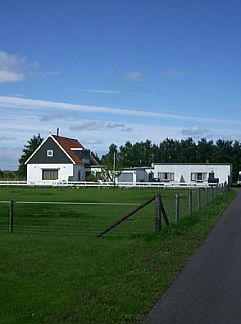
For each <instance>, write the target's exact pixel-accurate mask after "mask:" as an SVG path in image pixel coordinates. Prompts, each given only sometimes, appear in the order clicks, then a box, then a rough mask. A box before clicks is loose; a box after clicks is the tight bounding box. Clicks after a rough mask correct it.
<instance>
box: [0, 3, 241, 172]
mask: <svg viewBox="0 0 241 324" xmlns="http://www.w3.org/2000/svg"><path fill="white" fill-rule="evenodd" d="M0 8H1V9H0V169H2V170H6V169H9V170H16V169H17V166H18V159H19V157H20V155H21V152H22V149H23V148H24V145H26V144H27V141H28V140H29V139H30V138H31V137H33V136H34V135H37V134H40V135H41V136H42V137H44V138H45V137H47V136H48V135H49V133H51V134H56V129H57V128H59V129H60V135H61V136H66V137H71V138H77V139H78V140H79V141H80V142H81V143H82V144H83V145H84V146H85V147H86V148H89V149H91V150H92V151H93V152H96V153H98V154H99V155H100V156H101V155H102V154H104V153H106V152H107V150H108V147H109V145H110V144H111V143H115V144H116V145H117V146H120V145H122V144H125V142H126V141H130V142H132V143H135V142H140V141H145V140H146V139H149V140H151V141H152V142H154V143H159V142H160V141H162V140H164V139H165V138H173V139H178V140H180V139H185V138H187V137H192V138H193V139H194V140H195V141H198V140H199V139H200V138H207V139H208V140H214V141H215V140H217V139H219V138H221V139H225V140H239V141H241V37H240V35H241V2H240V1H239V0H219V1H217V0H202V1H201V0H121V1H117V0H116V1H115V0H101V1H100V0H88V1H84V0H58V1H57V0H51V1H49V0H48V1H47V0H41V1H36V0H21V1H19V0H0Z"/></svg>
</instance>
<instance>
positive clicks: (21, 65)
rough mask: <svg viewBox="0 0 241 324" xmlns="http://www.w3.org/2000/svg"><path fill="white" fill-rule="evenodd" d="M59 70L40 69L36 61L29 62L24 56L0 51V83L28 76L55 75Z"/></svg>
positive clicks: (15, 80) (20, 79) (19, 79)
mask: <svg viewBox="0 0 241 324" xmlns="http://www.w3.org/2000/svg"><path fill="white" fill-rule="evenodd" d="M57 74H59V72H51V71H40V69H39V64H38V63H37V62H29V61H28V60H27V59H26V58H25V57H21V56H18V55H14V54H9V53H7V52H4V51H0V83H9V82H17V81H22V80H24V79H26V78H27V77H30V76H38V77H45V76H55V75H57Z"/></svg>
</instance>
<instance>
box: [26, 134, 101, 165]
mask: <svg viewBox="0 0 241 324" xmlns="http://www.w3.org/2000/svg"><path fill="white" fill-rule="evenodd" d="M49 137H50V138H52V139H53V140H54V141H55V143H56V144H57V145H58V146H59V147H60V148H61V149H62V151H63V152H64V153H65V154H66V155H67V156H68V158H69V159H70V160H71V161H72V162H73V163H74V164H83V163H84V162H83V161H81V159H80V157H79V156H78V155H77V154H76V149H84V146H83V145H82V144H81V143H80V142H79V141H78V140H77V139H74V138H68V137H62V136H57V135H49V136H48V137H47V138H46V139H45V140H44V141H43V142H42V143H41V144H40V145H39V147H38V148H37V149H36V150H35V151H34V152H33V154H32V155H31V156H30V157H29V158H28V159H27V161H26V162H25V164H27V163H28V161H30V160H31V158H32V157H33V156H34V155H35V153H36V152H37V151H38V150H39V149H40V147H41V146H42V145H43V144H44V143H45V142H46V140H47V139H48V138H49ZM90 162H91V164H99V163H98V162H97V161H96V159H95V158H94V157H93V156H92V155H91V154H90Z"/></svg>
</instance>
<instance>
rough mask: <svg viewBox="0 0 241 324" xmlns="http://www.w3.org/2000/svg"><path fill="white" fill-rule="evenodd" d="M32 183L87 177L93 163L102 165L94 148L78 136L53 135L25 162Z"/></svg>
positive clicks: (50, 182) (47, 182)
mask: <svg viewBox="0 0 241 324" xmlns="http://www.w3.org/2000/svg"><path fill="white" fill-rule="evenodd" d="M25 165H27V182H28V183H29V184H45V185H46V184H52V183H59V182H65V181H66V182H68V181H85V179H86V175H87V174H88V173H90V170H91V165H98V162H97V161H96V159H95V158H94V157H93V156H92V155H91V153H90V150H87V149H85V148H84V147H83V145H82V144H80V142H79V141H78V140H76V139H72V138H67V137H62V136H58V135H49V136H48V137H47V138H46V139H45V140H44V141H43V142H42V143H41V144H40V145H39V147H38V148H37V149H36V150H35V151H34V153H33V154H32V155H31V156H30V157H29V158H28V159H27V161H26V162H25Z"/></svg>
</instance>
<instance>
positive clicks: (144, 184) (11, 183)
mask: <svg viewBox="0 0 241 324" xmlns="http://www.w3.org/2000/svg"><path fill="white" fill-rule="evenodd" d="M210 185H212V184H208V183H207V182H203V183H200V182H197V183H193V182H188V183H178V182H118V183H116V184H114V183H113V182H106V181H98V182H91V181H78V182H77V181H74V182H72V181H69V182H67V181H58V182H56V181H49V180H48V181H41V182H27V181H0V186H30V187H31V186H32V187H33V186H50V187H97V188H103V187H122V188H123V187H124V188H133V187H135V188H163V187H165V188H206V187H209V186H210ZM213 185H216V184H213Z"/></svg>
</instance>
